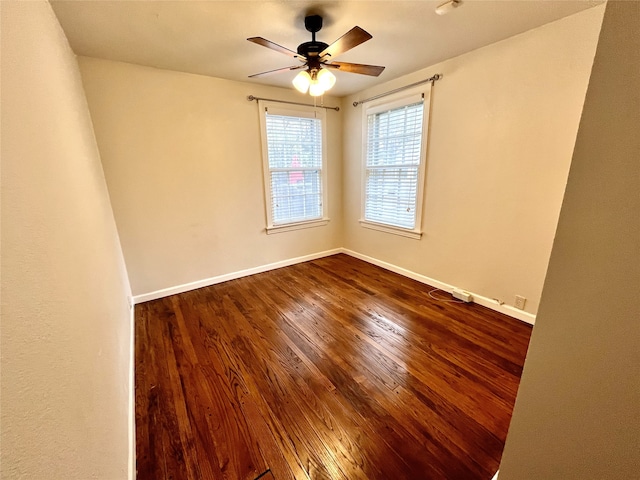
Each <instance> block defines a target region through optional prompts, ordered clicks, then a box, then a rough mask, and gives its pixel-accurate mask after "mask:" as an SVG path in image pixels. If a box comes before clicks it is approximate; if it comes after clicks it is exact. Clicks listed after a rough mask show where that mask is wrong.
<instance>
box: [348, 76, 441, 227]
mask: <svg viewBox="0 0 640 480" xmlns="http://www.w3.org/2000/svg"><path fill="white" fill-rule="evenodd" d="M429 87H430V86H427V87H426V88H424V87H423V89H422V91H421V92H420V93H413V94H409V96H404V97H402V98H398V99H396V100H395V101H394V100H392V101H391V102H389V101H386V102H385V103H379V104H377V105H373V106H371V107H369V108H367V109H366V110H365V112H364V117H365V118H364V140H365V148H364V168H363V201H362V219H361V220H360V223H361V224H362V226H364V227H368V228H373V229H376V230H382V231H385V232H389V233H396V234H399V235H404V236H407V237H411V238H418V239H419V238H420V236H421V235H422V232H421V220H422V218H421V217H422V215H421V213H422V196H423V183H424V164H425V156H426V155H425V152H426V141H425V140H426V131H427V126H426V125H427V120H428V116H429V110H428V106H429V92H430V88H429Z"/></svg>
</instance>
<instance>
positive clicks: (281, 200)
mask: <svg viewBox="0 0 640 480" xmlns="http://www.w3.org/2000/svg"><path fill="white" fill-rule="evenodd" d="M320 173H321V171H320V170H307V171H304V172H302V171H300V170H297V171H284V172H272V173H271V193H272V196H273V202H272V207H273V209H272V215H273V223H274V224H282V223H288V222H300V221H303V220H311V219H316V218H321V217H322V189H321V188H320V186H321V184H322V183H321V181H320ZM293 174H296V177H295V181H291V176H292V175H293ZM298 175H301V177H298Z"/></svg>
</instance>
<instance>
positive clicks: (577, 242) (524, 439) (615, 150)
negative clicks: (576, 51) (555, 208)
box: [500, 1, 640, 480]
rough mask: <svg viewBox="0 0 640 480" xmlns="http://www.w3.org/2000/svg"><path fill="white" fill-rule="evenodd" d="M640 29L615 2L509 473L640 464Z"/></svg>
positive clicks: (636, 13) (508, 451) (633, 8)
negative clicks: (639, 301)
mask: <svg viewBox="0 0 640 480" xmlns="http://www.w3.org/2000/svg"><path fill="white" fill-rule="evenodd" d="M639 29H640V3H638V2H625V1H620V2H616V1H610V2H608V4H607V8H606V12H605V15H604V22H603V26H602V31H601V33H600V40H599V43H598V49H597V52H596V57H595V62H594V65H593V71H592V73H591V79H590V81H589V88H588V91H587V96H586V100H585V105H584V110H583V112H582V119H581V121H580V127H579V130H578V137H577V141H576V145H575V149H574V153H573V161H572V163H571V171H570V172H569V180H568V184H567V190H566V193H565V196H564V202H563V204H562V211H561V213H560V221H559V224H558V231H557V234H556V239H555V242H554V245H553V251H552V254H551V260H550V263H549V271H548V274H547V278H546V280H545V283H544V290H543V293H542V302H541V305H540V312H539V314H538V319H537V322H536V326H535V328H534V329H533V335H532V338H531V344H530V347H529V353H528V356H527V360H526V363H525V366H524V372H523V376H522V381H521V383H520V390H519V392H518V398H517V400H516V404H515V409H514V414H513V419H512V422H511V426H510V428H509V434H508V436H507V442H506V446H505V451H504V456H503V459H502V464H501V467H500V480H529V479H531V480H534V479H545V480H572V479H576V480H578V479H580V480H582V479H586V478H594V479H595V478H606V479H611V480H629V479H631V478H638V474H639V472H640V383H639V379H640V375H639V374H640V307H639V303H638V300H640V299H639V298H638V294H639V292H640V135H639V134H638V125H640V35H638V32H639V31H640V30H639Z"/></svg>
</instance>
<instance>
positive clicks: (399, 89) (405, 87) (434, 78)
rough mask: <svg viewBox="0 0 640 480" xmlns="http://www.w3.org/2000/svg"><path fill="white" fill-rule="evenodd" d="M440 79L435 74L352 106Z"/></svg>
mask: <svg viewBox="0 0 640 480" xmlns="http://www.w3.org/2000/svg"><path fill="white" fill-rule="evenodd" d="M441 78H442V74H440V73H436V74H435V75H434V76H433V77H429V78H427V79H425V80H420V81H419V82H416V83H412V84H411V85H405V86H404V87H400V88H396V89H395V90H391V91H389V92H385V93H381V94H380V95H375V96H373V97H369V98H365V99H364V100H359V101H357V102H353V106H354V107H357V106H358V105H360V104H362V103H366V102H370V101H371V100H377V99H378V98H382V97H386V96H387V95H391V94H393V93H396V92H401V91H402V90H406V89H407V88H411V87H415V86H416V85H422V84H423V83H427V82H431V85H433V84H434V83H435V82H436V81H437V80H440V79H441Z"/></svg>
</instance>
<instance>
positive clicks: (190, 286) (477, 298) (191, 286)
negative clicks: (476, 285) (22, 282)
mask: <svg viewBox="0 0 640 480" xmlns="http://www.w3.org/2000/svg"><path fill="white" fill-rule="evenodd" d="M336 253H345V254H347V255H350V256H352V257H354V258H358V259H360V260H363V261H365V262H368V263H371V264H373V265H377V266H378V267H382V268H384V269H386V270H390V271H392V272H395V273H398V274H400V275H403V276H405V277H408V278H412V279H413V280H417V281H418V282H421V283H425V284H427V285H431V286H432V287H435V288H439V289H441V290H444V291H446V292H449V293H451V291H452V290H453V289H454V285H449V284H448V283H444V282H440V281H438V280H436V279H434V278H430V277H427V276H425V275H422V274H420V273H416V272H413V271H411V270H407V269H406V268H402V267H398V266H397V265H393V264H391V263H387V262H384V261H382V260H378V259H377V258H373V257H369V256H368V255H363V254H362V253H358V252H355V251H353V250H349V249H347V248H334V249H332V250H325V251H324V252H318V253H312V254H310V255H304V256H302V257H296V258H290V259H287V260H282V261H279V262H275V263H269V264H267V265H261V266H258V267H253V268H248V269H246V270H238V271H237V272H231V273H226V274H224V275H218V276H217V277H211V278H205V279H204V280H198V281H195V282H191V283H185V284H183V285H177V286H175V287H169V288H163V289H161V290H156V291H154V292H149V293H144V294H141V295H136V296H135V297H133V302H134V303H136V304H137V303H142V302H148V301H150V300H156V299H158V298H163V297H168V296H169V295H175V294H178V293H184V292H188V291H189V290H195V289H197V288H202V287H208V286H210V285H215V284H216V283H222V282H227V281H229V280H235V279H236V278H242V277H246V276H249V275H255V274H256V273H262V272H268V271H269V270H275V269H276V268H282V267H288V266H290V265H295V264H296V263H302V262H308V261H310V260H316V259H318V258H322V257H328V256H329V255H335V254H336ZM469 293H470V294H471V295H473V301H474V302H475V303H477V304H478V305H482V306H483V307H487V308H490V309H491V310H495V311H496V312H500V313H504V314H505V315H509V316H510V317H513V318H517V319H518V320H521V321H523V322H526V323H529V324H531V325H533V324H534V323H535V321H536V316H535V315H533V314H531V313H527V312H525V311H523V310H519V309H517V308H515V307H512V306H510V305H504V304H500V303H498V302H497V301H495V300H494V299H492V298H488V297H484V296H482V295H479V294H477V293H474V292H469Z"/></svg>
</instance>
